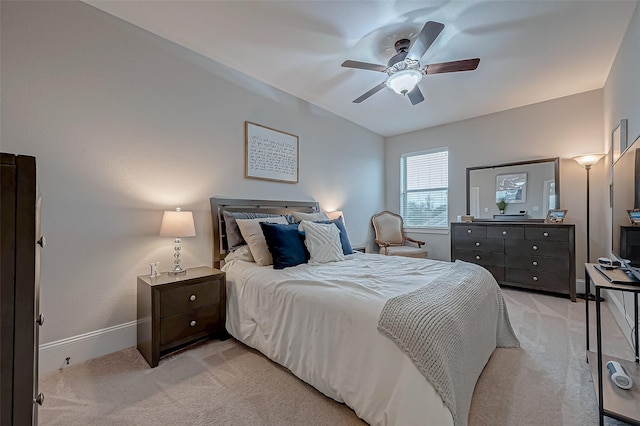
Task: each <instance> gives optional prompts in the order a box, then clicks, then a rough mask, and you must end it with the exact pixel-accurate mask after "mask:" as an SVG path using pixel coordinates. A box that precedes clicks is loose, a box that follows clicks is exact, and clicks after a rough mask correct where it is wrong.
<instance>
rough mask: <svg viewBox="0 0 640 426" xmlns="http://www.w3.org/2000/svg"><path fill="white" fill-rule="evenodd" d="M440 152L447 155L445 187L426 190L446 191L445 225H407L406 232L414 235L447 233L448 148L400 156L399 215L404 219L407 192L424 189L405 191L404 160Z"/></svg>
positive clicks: (416, 190) (405, 170)
mask: <svg viewBox="0 0 640 426" xmlns="http://www.w3.org/2000/svg"><path fill="white" fill-rule="evenodd" d="M441 152H446V153H447V186H446V187H438V188H426V190H431V191H442V190H445V191H447V214H446V216H447V220H446V225H438V226H434V225H423V226H416V225H410V226H409V225H407V226H405V229H406V230H407V231H408V232H415V233H436V234H446V233H448V230H449V161H448V154H449V148H448V147H440V148H433V149H428V150H424V151H416V152H407V153H404V154H402V155H401V156H400V214H401V215H402V216H403V217H404V216H405V206H406V194H407V193H409V192H418V191H424V190H425V188H422V189H414V190H407V189H406V185H407V168H406V159H407V158H410V157H417V156H421V155H427V154H436V153H441Z"/></svg>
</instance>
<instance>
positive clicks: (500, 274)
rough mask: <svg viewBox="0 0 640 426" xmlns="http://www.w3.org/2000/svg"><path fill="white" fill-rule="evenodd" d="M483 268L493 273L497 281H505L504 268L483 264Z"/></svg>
mask: <svg viewBox="0 0 640 426" xmlns="http://www.w3.org/2000/svg"><path fill="white" fill-rule="evenodd" d="M483 268H484V269H486V270H487V271H489V272H491V275H493V278H495V279H496V281H498V282H501V281H504V268H502V267H500V266H492V265H483Z"/></svg>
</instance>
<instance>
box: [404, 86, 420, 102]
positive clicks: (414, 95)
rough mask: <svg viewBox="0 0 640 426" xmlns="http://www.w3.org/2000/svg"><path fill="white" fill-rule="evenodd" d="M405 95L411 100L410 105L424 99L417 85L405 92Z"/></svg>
mask: <svg viewBox="0 0 640 426" xmlns="http://www.w3.org/2000/svg"><path fill="white" fill-rule="evenodd" d="M407 96H408V97H409V100H410V101H411V105H416V104H419V103H420V102H422V101H424V96H423V95H422V92H421V91H420V88H419V87H418V86H416V87H414V88H413V90H412V91H410V92H409V93H407Z"/></svg>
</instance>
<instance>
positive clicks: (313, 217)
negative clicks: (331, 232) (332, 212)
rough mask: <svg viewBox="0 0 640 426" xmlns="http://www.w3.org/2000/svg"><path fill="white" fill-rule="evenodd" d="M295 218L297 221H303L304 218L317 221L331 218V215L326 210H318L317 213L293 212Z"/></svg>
mask: <svg viewBox="0 0 640 426" xmlns="http://www.w3.org/2000/svg"><path fill="white" fill-rule="evenodd" d="M293 218H294V219H295V221H296V223H298V222H301V221H303V220H309V221H312V222H315V221H318V220H329V216H327V214H326V213H324V212H317V213H302V212H293Z"/></svg>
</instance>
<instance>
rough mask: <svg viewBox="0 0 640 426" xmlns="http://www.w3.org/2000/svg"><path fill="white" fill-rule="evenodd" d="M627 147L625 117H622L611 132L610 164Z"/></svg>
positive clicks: (616, 159)
mask: <svg viewBox="0 0 640 426" xmlns="http://www.w3.org/2000/svg"><path fill="white" fill-rule="evenodd" d="M625 149H627V119H626V118H623V119H622V120H620V123H618V125H617V126H616V128H615V129H613V132H611V153H612V154H611V164H613V163H615V162H616V161H618V158H620V154H622V153H623V152H624V150H625Z"/></svg>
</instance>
